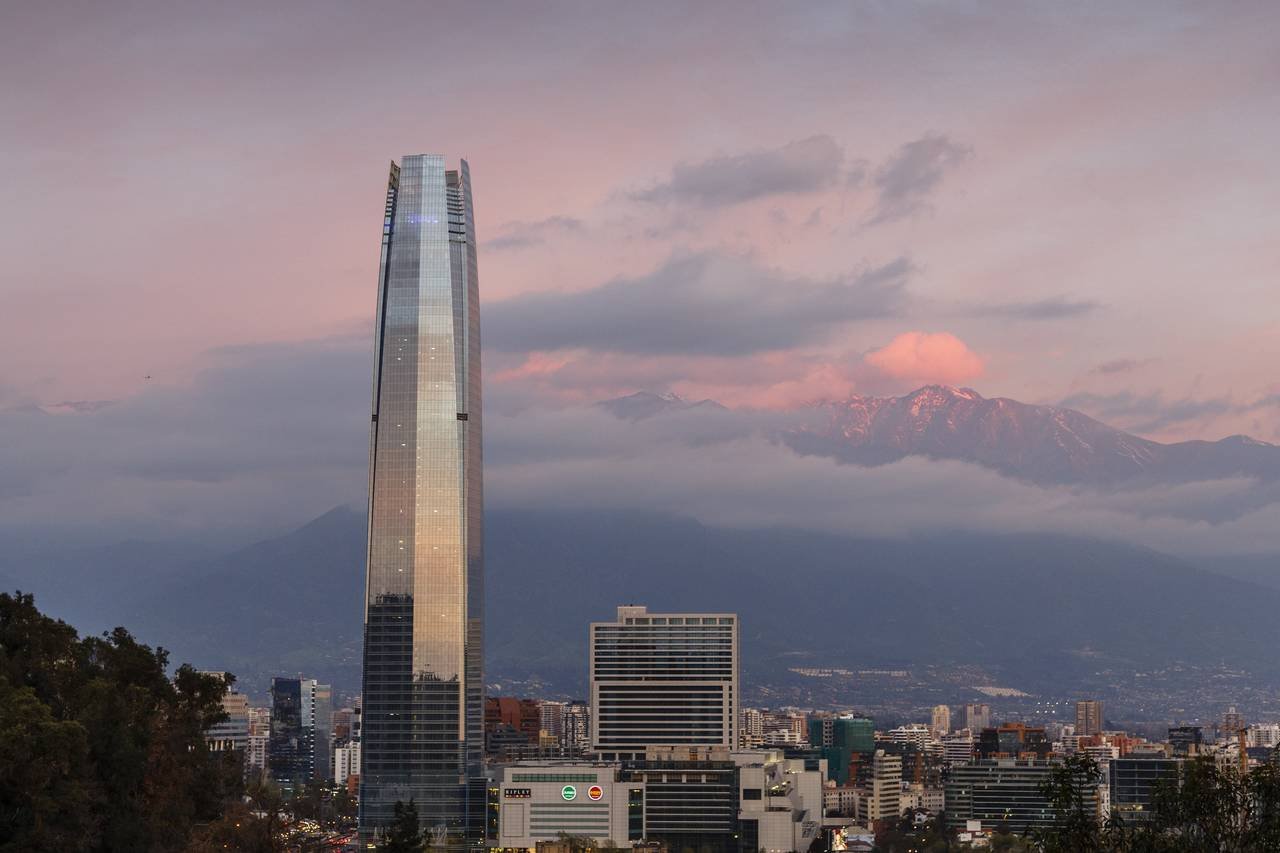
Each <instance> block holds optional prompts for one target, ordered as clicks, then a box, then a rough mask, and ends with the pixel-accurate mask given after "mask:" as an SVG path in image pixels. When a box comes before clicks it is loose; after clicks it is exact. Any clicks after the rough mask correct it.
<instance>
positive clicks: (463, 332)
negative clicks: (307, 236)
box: [360, 154, 487, 846]
mask: <svg viewBox="0 0 1280 853" xmlns="http://www.w3.org/2000/svg"><path fill="white" fill-rule="evenodd" d="M478 282H479V279H478V277H477V273H476V238H475V223H474V218H473V213H472V199H471V178H470V174H469V169H468V167H467V163H466V161H465V160H464V161H462V162H461V163H460V165H459V168H457V169H446V168H445V161H444V158H443V157H440V156H437V155H422V154H419V155H412V156H407V157H405V158H404V159H403V160H402V161H401V163H400V165H399V166H396V165H395V164H392V166H391V173H390V176H389V178H388V181H387V193H386V208H385V215H384V219H383V223H382V256H381V261H380V266H379V277H378V300H377V314H376V321H375V327H376V332H375V338H374V351H375V367H374V378H373V414H372V418H371V432H370V453H369V467H370V471H369V536H368V557H367V574H366V586H365V589H366V600H365V636H364V680H363V690H362V701H363V706H362V719H361V725H362V728H363V732H362V735H361V751H360V760H361V772H360V838H361V840H362V841H364V842H366V843H367V842H368V841H370V840H372V839H373V838H374V836H375V835H376V834H377V833H378V831H379V830H380V829H381V828H382V827H385V826H386V825H388V824H389V823H390V822H391V820H392V818H393V815H394V808H395V803H396V801H398V800H402V801H406V802H407V801H408V800H410V799H412V800H413V801H414V803H415V805H416V807H417V810H418V815H419V817H420V818H421V821H422V824H423V826H424V827H426V828H428V829H429V830H430V832H431V834H432V837H433V838H434V839H437V840H438V841H439V840H442V839H447V840H448V843H449V844H450V845H452V846H456V845H458V844H462V843H479V841H480V840H481V839H482V838H483V837H484V826H485V814H486V808H487V806H486V798H487V784H486V782H485V780H484V776H483V750H484V682H483V672H482V667H483V654H484V652H483V648H482V641H483V633H484V620H483V599H484V592H483V532H482V519H481V515H482V513H483V507H484V500H483V495H482V493H481V491H482V473H481V472H482V468H481V464H482V460H481V421H482V417H481V402H480V398H481V394H480V292H479V283H478Z"/></svg>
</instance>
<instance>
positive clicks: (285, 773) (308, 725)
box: [267, 678, 316, 794]
mask: <svg viewBox="0 0 1280 853" xmlns="http://www.w3.org/2000/svg"><path fill="white" fill-rule="evenodd" d="M315 766H316V682H315V679H312V678H273V679H271V736H270V739H269V740H268V741H267V769H268V770H269V771H270V772H271V778H272V779H273V780H274V781H275V783H276V784H277V785H279V786H280V788H281V789H282V790H284V791H285V793H288V794H296V793H298V792H300V791H301V790H302V789H303V788H305V787H306V785H307V783H308V782H310V781H311V779H312V777H313V775H314V774H315Z"/></svg>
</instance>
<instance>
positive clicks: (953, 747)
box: [942, 729, 973, 765]
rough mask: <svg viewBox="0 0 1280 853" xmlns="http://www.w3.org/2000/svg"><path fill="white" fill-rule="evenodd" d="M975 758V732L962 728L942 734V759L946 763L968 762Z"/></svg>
mask: <svg viewBox="0 0 1280 853" xmlns="http://www.w3.org/2000/svg"><path fill="white" fill-rule="evenodd" d="M972 760H973V732H971V731H969V730H968V729H961V730H960V731H958V732H952V733H951V734H949V735H943V736H942V761H943V763H944V764H948V765H951V764H968V763H969V762H970V761H972Z"/></svg>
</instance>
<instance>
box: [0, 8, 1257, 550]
mask: <svg viewBox="0 0 1280 853" xmlns="http://www.w3.org/2000/svg"><path fill="white" fill-rule="evenodd" d="M5 17H6V20H5V25H4V26H3V27H0V77H2V78H3V79H4V80H5V81H6V84H7V85H5V86H3V87H0V115H3V116H5V121H3V122H0V153H3V156H2V157H0V194H3V195H2V196H0V197H2V198H3V199H4V203H3V204H0V257H2V258H3V259H4V260H3V262H2V263H0V435H3V434H5V433H7V434H8V435H9V436H10V437H12V438H13V439H14V440H12V441H5V442H4V444H5V445H6V446H5V447H0V462H3V472H4V473H0V515H3V516H7V518H8V521H9V523H11V524H18V525H42V524H43V525H48V524H53V523H55V522H56V521H57V520H59V519H62V520H66V519H68V518H75V519H77V520H78V521H83V522H85V523H91V524H97V525H101V526H103V527H104V528H111V529H117V527H118V529H119V530H122V531H123V530H124V529H125V528H128V529H129V530H130V531H133V532H139V533H147V534H148V535H154V534H155V532H156V531H157V530H163V529H165V528H166V526H168V527H176V528H181V529H184V530H188V529H202V530H221V529H223V528H224V527H230V528H237V529H248V527H251V526H253V525H254V524H259V525H261V526H270V525H271V524H275V523H277V522H278V521H283V520H285V518H286V517H287V518H294V519H296V520H305V517H306V514H307V513H308V512H311V511H312V510H315V511H317V512H318V511H323V510H324V509H325V508H327V506H326V505H325V504H327V505H332V504H333V503H335V502H338V501H339V500H352V501H356V502H358V500H359V499H360V495H359V490H360V489H361V488H363V483H362V481H361V478H360V477H359V476H358V471H359V469H360V466H361V465H362V464H363V460H364V454H365V444H364V441H366V439H365V437H364V436H363V434H362V433H361V430H363V428H364V426H363V425H364V424H365V422H366V415H365V414H364V413H365V410H366V409H367V382H368V377H369V375H370V373H371V370H372V357H371V355H370V352H369V349H370V341H371V336H372V315H373V310H374V306H375V299H376V274H377V263H378V239H379V234H380V224H381V212H382V204H383V193H384V187H385V179H386V170H387V165H388V162H389V161H390V160H392V159H398V158H399V157H400V156H402V155H404V154H409V153H420V152H436V153H443V154H445V155H447V156H448V157H450V158H455V157H459V156H462V157H466V158H467V159H468V161H469V163H470V166H471V169H472V175H473V184H474V189H475V197H476V217H477V231H478V234H479V240H480V247H479V252H480V260H479V265H480V276H481V291H482V300H483V320H482V323H483V336H484V340H485V354H484V360H485V374H486V406H487V407H488V408H489V411H490V412H492V413H494V415H495V416H496V417H497V418H499V419H501V418H506V419H508V420H507V422H506V423H503V422H502V421H501V420H499V421H495V422H494V424H493V427H492V429H491V432H490V436H489V439H488V441H489V444H490V446H496V450H497V457H498V458H505V459H507V460H508V464H509V465H510V466H511V467H509V468H507V469H505V470H502V469H495V470H493V472H492V474H491V480H492V482H493V483H494V488H491V490H490V494H491V495H496V496H498V497H499V498H501V499H506V500H512V501H515V500H518V498H517V497H515V496H516V495H518V494H522V493H521V492H520V489H519V486H518V484H519V483H520V482H521V476H524V475H525V474H527V473H528V472H529V471H532V470H534V465H535V457H534V456H530V457H527V458H518V457H517V456H516V455H514V454H513V453H507V452H505V450H504V447H505V445H503V444H501V442H503V441H511V442H512V444H511V445H510V446H512V447H515V446H519V442H518V441H516V438H517V437H518V436H520V435H521V434H522V433H523V431H524V427H525V426H526V425H535V426H536V425H537V424H542V423H552V422H555V419H556V418H557V417H563V412H565V411H579V410H580V409H582V407H584V406H586V405H587V404H590V403H591V402H593V401H597V400H601V399H605V398H609V397H614V396H618V395H621V394H627V393H630V392H633V391H636V390H641V389H646V390H652V391H671V392H675V393H678V394H681V395H682V396H685V397H688V398H691V399H701V398H704V397H709V398H712V399H715V400H718V401H720V402H721V403H723V404H725V405H726V406H729V407H731V408H733V409H735V410H737V411H739V412H741V413H747V414H749V415H750V416H751V417H768V416H769V413H778V412H785V411H787V410H790V409H793V408H795V407H797V406H800V405H802V404H805V403H808V402H812V401H815V400H823V399H839V398H841V397H844V396H847V395H849V394H852V393H861V394H898V393H904V392H907V391H910V390H911V389H913V388H915V387H917V386H919V385H922V384H925V383H931V382H942V383H949V384H955V385H965V386H970V387H973V388H975V389H977V390H978V391H979V392H981V393H982V394H984V395H986V396H1008V397H1012V398H1015V399H1019V400H1023V401H1026V402H1033V403H1051V404H1065V405H1070V406H1072V407H1074V408H1078V409H1080V410H1082V411H1084V412H1086V413H1088V414H1091V415H1093V416H1095V417H1098V418H1100V419H1102V420H1104V421H1106V422H1107V423H1111V424H1113V425H1115V426H1118V427H1121V428H1125V429H1129V430H1132V431H1135V432H1138V433H1139V434H1142V435H1144V436H1147V437H1149V438H1154V439H1157V440H1163V441H1174V440H1185V439H1192V438H1202V439H1217V438H1221V437H1223V436H1226V435H1230V434H1235V433H1246V434H1250V435H1253V436H1255V437H1257V438H1259V439H1262V440H1268V441H1280V376H1278V375H1277V373H1276V369H1275V365H1276V364H1280V310H1278V309H1280V287H1278V284H1280V282H1277V270H1280V241H1277V240H1276V239H1275V234H1276V233H1277V230H1280V161H1278V160H1277V158H1276V156H1275V153H1274V152H1275V151H1276V150H1280V52H1277V51H1276V50H1275V44H1274V33H1275V32H1276V31H1277V27H1278V26H1280V7H1278V6H1276V5H1275V4H1271V3H1247V2H1246V3H1233V4H1230V5H1226V6H1224V5H1219V4H1194V3H1188V4H1180V3H1165V2H1162V3H1136V2H1135V3H1125V4H1115V3H1078V4H1060V3H920V4H911V3H871V2H868V3H844V2H841V3H818V2H814V3H805V4H787V5H781V4H717V3H711V2H708V3H700V4H676V3H670V4H667V3H645V4H622V3H613V4H607V3H605V4H602V3H553V2H547V3H537V4H531V3H530V4H516V3H468V4H462V3H458V4H449V3H436V4H421V3H404V4H398V3H393V2H377V3H320V2H315V3H275V4H240V3H233V2H228V3H218V4H195V3H167V4H161V3H120V4H93V3H59V2H53V3H41V4H28V5H27V6H24V7H22V8H21V9H15V10H13V11H11V12H9V13H8V14H7V15H6V16H5ZM42 415H43V416H42ZM578 422H579V423H580V422H581V419H579V420H578ZM530 428H531V429H532V427H530ZM628 429H630V427H628ZM504 436H506V437H507V438H504ZM633 438H634V436H633ZM495 442H498V444H496V445H495ZM588 444H589V442H588ZM646 446H648V445H646ZM618 452H619V453H621V451H618ZM743 452H747V453H748V454H749V453H750V452H751V451H749V450H748V451H743ZM624 455H625V454H624ZM670 458H671V457H669V456H668V457H664V459H667V460H669V459H670ZM536 459H537V461H538V462H539V464H540V463H541V462H542V461H545V460H543V459H542V457H536ZM783 462H785V464H788V465H790V464H793V463H794V460H791V461H786V460H783ZM724 464H725V466H726V467H725V469H724V470H726V471H730V470H737V469H736V468H735V467H734V466H735V465H737V464H739V463H738V462H734V461H731V460H725V463H724ZM780 464H783V463H782V462H780ZM556 470H557V471H558V472H560V473H561V474H564V475H565V477H566V487H568V486H569V485H571V484H572V483H573V482H574V480H573V477H571V476H570V472H569V469H568V468H566V467H564V466H561V467H559V468H557V469H556ZM847 474H848V472H846V475H847ZM539 476H544V477H545V476H549V474H548V472H546V471H541V472H539ZM574 476H577V475H576V474H575V475H574ZM707 476H710V474H708V475H707ZM842 476H843V475H842ZM906 481H910V478H909V477H908V478H906ZM797 482H807V481H806V480H804V478H803V477H800V478H799V479H798V480H797ZM686 485H687V484H686ZM826 487H827V488H830V489H832V490H835V491H840V490H842V489H845V488H846V486H845V485H841V484H836V483H828V484H827V486H826ZM886 487H887V486H886ZM1220 488H1227V489H1229V488H1231V486H1229V485H1224V486H1220ZM495 489H496V491H495ZM944 493H945V490H942V489H940V490H939V491H938V492H937V494H944ZM672 499H673V497H672V495H671V494H665V495H663V494H654V495H653V496H652V500H653V501H656V502H664V501H665V502H670V501H671V500H672ZM706 500H707V503H706V506H708V507H719V508H720V510H719V511H720V512H721V514H722V515H724V516H726V517H728V516H732V517H733V518H735V519H737V520H739V521H743V523H756V522H757V521H759V519H758V518H757V516H756V515H753V514H752V513H751V512H748V511H746V510H745V509H743V512H741V513H737V512H735V511H734V510H733V509H732V508H726V507H725V505H724V503H723V500H721V499H719V498H716V497H713V496H707V498H706ZM1010 500H1012V501H1013V504H1012V505H1018V506H1023V505H1025V504H1026V501H1023V500H1019V499H1017V498H1010ZM996 505H1001V506H1006V507H1008V506H1011V505H1010V504H1001V503H1000V502H993V504H992V506H996ZM1058 506H1060V504H1058V503H1052V502H1051V504H1050V505H1049V506H1047V507H1046V508H1045V510H1044V512H1045V513H1046V514H1052V512H1053V507H1058ZM281 507H287V509H282V508H281ZM703 515H704V516H706V515H714V513H711V512H710V511H707V512H704V513H703ZM806 517H813V514H812V513H810V514H809V515H807V516H806ZM1010 517H1011V516H1010V514H1009V513H1007V512H1004V511H996V510H994V509H993V510H992V518H993V519H1000V520H1008V519H1010ZM141 520H145V521H146V523H143V522H142V521H141ZM771 520H774V521H776V520H778V519H776V518H775V519H771ZM782 520H786V519H782ZM992 523H993V524H994V523H995V522H992ZM1144 523H1145V522H1144ZM1254 523H1257V524H1259V525H1260V527H1262V528H1265V527H1266V524H1263V523H1262V522H1261V521H1259V520H1258V519H1254ZM1267 523H1269V522H1267ZM1082 524H1083V526H1084V527H1085V528H1086V529H1087V528H1088V527H1089V523H1087V522H1082ZM1117 524H1120V523H1119V522H1117ZM1125 524H1128V522H1127V521H1126V522H1125ZM113 525H115V526H117V527H113ZM1219 532H1221V531H1219ZM1161 535H1163V534H1161ZM1249 535H1252V534H1249ZM1144 537H1145V538H1144ZM1137 538H1138V539H1139V540H1140V541H1143V542H1147V543H1151V544H1156V545H1160V544H1162V543H1163V542H1164V540H1163V539H1161V538H1160V537H1159V536H1146V534H1143V536H1138V537H1137ZM1268 542H1269V540H1268ZM1257 547H1262V546H1261V545H1258V546H1257ZM1268 547H1269V545H1268ZM1278 547H1280V546H1278Z"/></svg>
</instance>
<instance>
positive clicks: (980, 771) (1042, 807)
mask: <svg viewBox="0 0 1280 853" xmlns="http://www.w3.org/2000/svg"><path fill="white" fill-rule="evenodd" d="M1052 771H1053V764H1052V763H1051V762H1049V761H1042V760H1039V759H1016V758H996V759H984V760H980V761H975V762H972V763H970V764H962V765H956V766H954V767H952V768H951V771H950V773H949V774H948V776H947V783H946V789H945V795H944V798H945V802H946V809H945V810H946V815H947V826H948V827H950V828H952V829H964V828H965V824H966V822H968V821H979V822H980V823H981V827H982V829H987V830H990V829H994V828H995V827H997V826H999V825H1001V824H1002V823H1003V824H1005V825H1006V826H1008V828H1009V829H1010V831H1012V832H1015V833H1018V834H1024V833H1026V832H1028V831H1029V830H1033V829H1038V828H1045V827H1048V826H1051V825H1052V824H1053V823H1054V820H1055V819H1056V818H1055V814H1054V809H1053V805H1052V804H1051V803H1050V802H1049V800H1048V798H1047V797H1046V796H1045V793H1044V791H1043V789H1042V786H1043V785H1044V784H1045V782H1047V781H1048V779H1049V777H1050V773H1051V772H1052ZM1080 794H1081V797H1082V798H1083V800H1084V802H1085V808H1086V810H1087V811H1088V812H1089V813H1091V814H1095V813H1096V812H1097V807H1098V805H1097V804H1098V789H1097V786H1096V785H1093V784H1090V783H1088V782H1086V781H1085V780H1084V779H1083V778H1081V780H1080Z"/></svg>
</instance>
